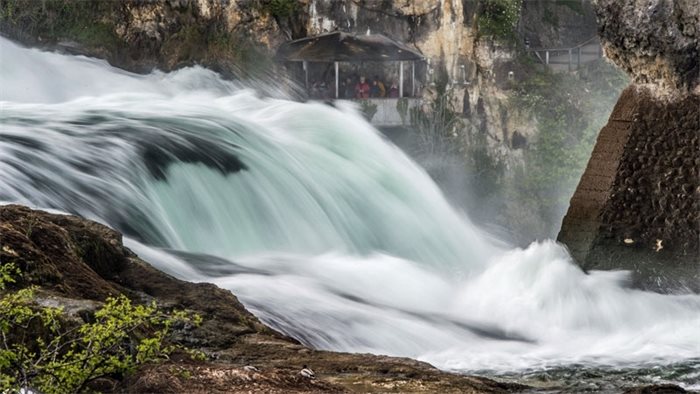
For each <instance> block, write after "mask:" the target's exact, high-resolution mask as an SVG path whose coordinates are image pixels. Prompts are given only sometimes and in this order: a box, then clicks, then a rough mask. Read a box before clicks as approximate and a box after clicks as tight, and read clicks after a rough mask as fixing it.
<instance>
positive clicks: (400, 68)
mask: <svg viewBox="0 0 700 394" xmlns="http://www.w3.org/2000/svg"><path fill="white" fill-rule="evenodd" d="M399 97H403V62H402V61H399Z"/></svg>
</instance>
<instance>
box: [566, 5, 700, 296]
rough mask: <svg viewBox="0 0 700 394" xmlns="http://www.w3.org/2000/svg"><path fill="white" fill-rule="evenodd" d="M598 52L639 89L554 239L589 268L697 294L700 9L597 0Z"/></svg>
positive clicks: (620, 106) (608, 130) (617, 116)
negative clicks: (623, 271) (628, 274)
mask: <svg viewBox="0 0 700 394" xmlns="http://www.w3.org/2000/svg"><path fill="white" fill-rule="evenodd" d="M597 6H598V9H597V13H598V18H599V19H598V20H599V23H600V32H601V38H602V40H603V46H604V49H605V53H606V54H607V55H608V57H609V58H610V59H612V60H613V61H614V62H615V63H617V64H618V65H619V66H621V67H622V68H623V69H625V70H626V71H627V72H628V73H630V74H631V76H632V77H633V78H634V80H635V81H636V82H637V83H635V84H632V85H631V86H629V87H628V88H627V89H626V90H625V91H624V93H623V94H622V95H621V97H620V99H619V101H618V103H617V105H616V107H615V109H614V111H613V113H612V115H611V116H610V119H609V121H608V124H607V125H606V126H605V127H604V128H603V130H602V131H601V133H600V135H599V136H598V140H597V142H596V146H595V148H594V151H593V154H592V156H591V159H590V161H589V163H588V167H587V168H586V171H585V173H584V175H583V176H582V178H581V181H580V182H579V185H578V187H577V189H576V192H575V194H574V196H573V198H572V199H571V204H570V207H569V210H568V212H567V215H566V217H565V218H564V221H563V223H562V228H561V231H560V233H559V240H560V241H561V242H563V243H565V244H566V245H567V246H568V247H569V248H570V250H571V252H572V255H573V257H574V258H575V259H576V260H577V261H578V262H579V263H580V264H581V265H582V266H583V267H584V268H586V269H629V270H632V271H633V274H634V275H633V280H634V282H635V284H636V285H638V286H640V287H644V288H651V289H655V290H661V291H676V290H680V291H684V290H691V291H696V292H700V230H699V229H700V202H699V201H700V175H699V169H700V144H699V142H698V140H699V138H700V91H699V90H698V84H699V81H700V80H699V79H698V73H699V72H700V69H698V62H699V61H700V60H699V59H698V40H699V39H700V29H698V22H700V19H698V15H700V9H699V8H700V7H698V6H697V3H693V2H685V1H670V0H669V1H664V0H662V1H636V0H627V1H618V0H615V1H612V0H599V1H598V4H597Z"/></svg>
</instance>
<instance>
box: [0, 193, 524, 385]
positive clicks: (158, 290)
mask: <svg viewBox="0 0 700 394" xmlns="http://www.w3.org/2000/svg"><path fill="white" fill-rule="evenodd" d="M0 262H1V263H2V264H7V263H14V264H16V265H17V266H18V267H19V268H20V269H21V270H22V271H23V276H22V282H21V283H19V286H26V285H36V286H39V290H38V291H37V295H38V298H39V299H38V302H39V303H41V304H43V305H50V306H54V307H57V306H63V307H64V311H65V312H66V313H74V314H76V315H77V316H75V317H76V318H82V316H87V314H85V313H82V312H85V311H87V312H89V311H90V310H93V311H94V309H95V308H97V307H99V306H100V305H101V302H102V301H103V300H104V299H105V298H106V297H108V296H115V295H118V294H125V295H127V296H128V297H129V298H131V299H132V300H133V301H135V302H150V301H152V300H155V301H156V302H157V303H158V304H159V305H160V306H162V307H165V308H170V307H172V308H177V309H188V310H191V311H193V312H195V313H198V314H199V315H201V316H202V317H203V323H202V325H201V326H200V327H197V328H194V329H189V330H188V331H183V332H181V333H179V334H178V336H177V340H178V341H180V342H181V343H182V344H184V345H186V346H188V347H191V348H196V349H200V350H202V351H204V352H205V354H207V355H208V357H209V359H208V361H194V360H190V359H189V358H186V357H183V356H177V355H175V356H174V357H171V359H170V360H168V361H167V362H163V363H158V364H149V365H145V366H142V367H141V368H139V369H138V370H137V371H136V372H135V373H133V374H131V375H129V376H128V377H127V378H126V379H124V380H115V379H101V380H99V381H96V382H94V385H95V386H92V389H93V390H96V391H100V392H129V393H185V392H186V393H239V392H240V393H248V392H251V391H252V392H266V393H301V392H305V393H320V392H349V391H360V392H370V391H379V392H385V391H399V392H443V393H448V392H454V393H457V392H459V393H505V392H512V391H519V390H521V389H523V388H524V386H520V385H513V384H505V383H498V382H495V381H492V380H489V379H485V378H479V377H470V376H462V375H456V374H450V373H446V372H442V371H439V370H437V369H435V368H433V367H432V366H430V365H428V364H426V363H423V362H419V361H416V360H410V359H405V358H395V357H386V356H374V355H368V354H348V353H338V352H328V351H317V350H313V349H309V348H307V347H305V346H303V345H301V344H299V343H298V342H297V341H295V340H293V339H291V338H288V337H286V336H284V335H282V334H279V333H277V332H276V331H274V330H272V329H270V328H268V327H266V326H265V325H263V324H262V323H261V322H260V321H259V320H258V319H257V318H256V317H255V316H253V315H252V314H251V313H250V312H248V311H247V310H246V309H245V308H244V307H243V305H242V304H241V303H240V302H239V301H238V300H237V299H236V297H235V296H234V295H233V294H231V293H230V292H229V291H226V290H223V289H220V288H218V287H216V286H214V285H212V284H208V283H189V282H184V281H181V280H178V279H175V278H173V277H171V276H169V275H167V274H164V273H162V272H160V271H158V270H156V269H154V268H153V267H151V266H150V265H149V264H148V263H146V262H145V261H143V260H141V259H140V258H139V257H138V256H136V255H135V254H134V253H132V252H131V251H130V250H128V249H127V248H125V247H124V246H123V244H122V237H121V234H119V233H118V232H116V231H114V230H112V229H110V228H108V227H106V226H103V225H101V224H98V223H95V222H92V221H89V220H85V219H82V218H79V217H75V216H70V215H57V214H51V213H47V212H43V211H37V210H32V209H29V208H27V207H23V206H19V205H4V206H0ZM305 364H306V365H309V366H311V367H312V368H313V369H314V371H315V372H316V375H317V377H318V379H315V380H310V379H306V378H302V377H301V376H299V374H298V372H299V370H300V368H301V366H303V365H305ZM246 365H254V366H256V367H257V368H258V369H259V371H247V370H245V369H244V368H243V367H244V366H246Z"/></svg>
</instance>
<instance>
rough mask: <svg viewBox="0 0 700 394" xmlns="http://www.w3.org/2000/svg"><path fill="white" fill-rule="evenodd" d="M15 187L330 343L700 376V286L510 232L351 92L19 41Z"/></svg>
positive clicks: (674, 378) (462, 360) (5, 77)
mask: <svg viewBox="0 0 700 394" xmlns="http://www.w3.org/2000/svg"><path fill="white" fill-rule="evenodd" d="M0 201H4V202H18V203H22V204H26V205H29V206H31V207H36V208H52V209H57V210H60V211H64V212H70V213H75V214H79V215H82V216H84V217H87V218H91V219H94V220H97V221H100V222H103V223H106V224H108V225H110V226H112V227H115V228H117V229H119V230H120V231H122V232H124V234H125V235H126V244H127V245H128V246H129V247H130V248H132V249H133V250H134V251H135V252H137V253H138V254H139V255H140V256H141V257H142V258H144V259H145V260H146V261H149V262H150V263H151V264H153V265H154V266H156V267H158V268H160V269H162V270H164V271H166V272H169V273H171V274H173V275H175V276H178V277H180V278H182V279H185V280H190V281H208V282H213V283H216V284H218V285H219V286H222V287H225V288H227V289H230V290H231V291H233V292H234V293H235V294H236V295H237V296H238V297H239V298H240V299H241V301H243V302H244V304H245V305H246V306H247V307H248V308H249V309H250V310H251V311H252V312H253V313H254V314H256V315H257V316H258V317H259V318H260V319H262V320H263V321H264V322H266V323H268V324H270V325H271V326H273V327H275V328H277V329H279V330H281V331H283V332H285V333H288V334H289V335H291V336H293V337H295V338H297V339H299V340H301V341H302V342H304V343H306V344H308V345H309V346H312V347H316V348H322V349H332V350H341V351H352V352H372V353H379V354H390V355H397V356H408V357H414V358H418V359H421V360H425V361H428V362H430V363H432V364H434V365H435V366H437V367H439V368H442V369H447V370H455V371H460V372H469V373H483V374H489V375H502V376H505V377H508V378H518V379H521V380H523V379H524V380H525V381H526V382H527V383H533V382H534V383H536V384H537V382H538V381H539V382H542V381H547V380H548V379H555V378H552V377H551V375H552V374H555V375H557V376H559V377H558V378H556V379H555V380H557V379H558V380H559V381H562V380H563V381H565V380H567V379H568V380H571V381H586V379H588V381H590V382H592V383H590V384H593V385H595V384H598V383H595V382H596V381H597V380H596V379H598V378H600V379H599V380H605V377H606V376H607V377H612V378H609V379H608V380H610V379H615V380H616V379H618V378H619V379H623V380H624V379H628V380H629V379H632V381H637V382H646V381H670V382H676V383H680V384H683V385H685V386H686V387H696V388H697V387H698V386H700V372H698V369H699V368H700V296H698V295H661V294H657V293H649V292H642V291H639V290H634V289H630V288H628V287H626V283H627V281H626V280H627V275H626V273H624V272H591V273H590V274H585V273H584V272H582V271H581V270H580V269H579V268H578V267H577V266H576V265H574V264H573V263H572V261H571V259H570V257H569V255H568V254H567V251H566V249H565V248H563V247H562V246H560V245H558V244H556V243H555V242H553V241H545V242H541V243H535V244H532V245H531V246H530V247H528V248H527V249H524V250H522V249H512V248H508V247H506V246H504V245H503V244H502V243H500V242H498V241H496V240H494V239H491V238H490V237H489V236H487V235H485V234H484V233H482V232H481V231H480V230H479V229H478V228H476V227H475V226H474V225H473V224H471V223H470V221H469V219H468V218H467V216H466V215H465V214H464V213H462V212H459V211H457V210H455V209H454V208H453V207H451V206H450V205H449V204H448V203H447V201H446V200H445V198H444V196H443V195H442V193H441V191H440V190H439V189H438V187H437V186H436V185H435V184H434V183H433V182H432V181H431V179H430V177H429V176H428V175H427V174H426V173H425V171H423V170H422V169H421V168H420V167H419V166H418V165H416V164H415V163H414V162H412V161H411V160H410V159H409V158H408V157H407V156H406V155H405V154H403V153H402V152H401V151H400V150H399V149H397V148H396V147H395V146H393V145H392V144H391V143H389V142H387V141H386V140H385V139H384V138H383V137H382V136H381V134H379V133H378V132H377V131H376V130H374V129H373V128H372V127H371V126H370V125H369V124H367V122H365V121H364V120H363V118H362V117H361V116H360V115H358V113H357V111H356V110H355V109H354V108H353V107H351V106H343V105H339V107H338V108H332V107H330V106H327V105H323V104H317V103H297V102H292V101H286V100H283V99H272V98H261V97H259V96H258V95H256V93H255V92H254V91H252V90H250V89H246V88H244V87H242V86H239V85H237V84H234V83H232V82H228V81H224V80H222V79H220V78H219V76H218V75H217V74H215V73H213V72H211V71H208V70H205V69H202V68H189V69H183V70H180V71H177V72H173V73H168V74H166V73H160V72H155V73H152V74H150V75H146V76H140V75H134V74H130V73H126V72H124V71H120V70H118V69H115V68H112V67H110V66H109V65H107V64H106V63H104V62H102V61H97V60H94V59H88V58H84V57H75V56H65V55H59V54H54V53H45V52H40V51H37V50H29V49H25V48H21V47H19V46H16V45H15V44H13V43H11V42H9V41H7V40H5V39H2V38H0ZM581 374H583V375H581ZM562 376H563V377H562ZM630 376H631V377H632V378H630ZM597 377H598V378H597ZM601 377H602V378H601ZM586 384H588V383H586ZM592 387H598V388H601V387H606V386H605V384H602V385H598V386H592Z"/></svg>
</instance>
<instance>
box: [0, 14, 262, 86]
mask: <svg viewBox="0 0 700 394" xmlns="http://www.w3.org/2000/svg"><path fill="white" fill-rule="evenodd" d="M224 11H225V10H224V8H223V7H222V6H221V7H214V6H213V5H212V6H211V8H210V9H207V10H205V9H202V8H200V7H198V6H197V4H196V3H195V2H189V1H167V2H140V1H134V0H128V1H73V0H46V1H34V0H0V33H2V34H4V35H6V36H8V37H10V38H12V39H15V40H18V41H20V42H22V43H25V44H29V45H33V46H39V47H44V48H48V49H61V50H64V51H68V52H71V53H77V54H85V55H88V56H95V57H99V58H104V59H106V60H107V61H108V62H110V64H112V65H115V66H117V67H120V68H124V69H127V70H131V71H135V72H149V71H151V70H152V69H153V68H159V69H162V70H166V71H169V70H174V69H178V68H181V67H186V66H193V65H196V64H199V65H202V66H205V67H208V68H211V69H213V70H215V71H217V72H220V73H221V74H223V75H225V76H227V77H248V76H250V77H256V76H260V75H265V74H266V73H268V72H269V71H270V69H271V66H272V62H271V58H270V55H269V53H268V52H267V50H266V46H265V45H262V44H261V43H260V42H259V38H258V37H253V36H251V35H250V32H249V24H251V23H261V24H263V25H265V23H264V21H265V17H263V16H260V15H258V16H257V17H255V18H254V17H252V16H246V15H241V16H240V17H239V18H240V19H242V21H241V23H238V24H236V25H233V26H232V25H231V21H229V20H228V19H227V16H226V13H225V12H224ZM250 12H256V11H255V9H254V8H251V9H250ZM246 18H247V19H246Z"/></svg>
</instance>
